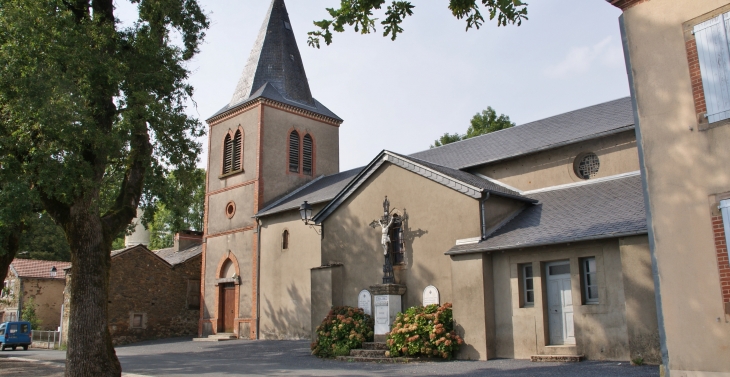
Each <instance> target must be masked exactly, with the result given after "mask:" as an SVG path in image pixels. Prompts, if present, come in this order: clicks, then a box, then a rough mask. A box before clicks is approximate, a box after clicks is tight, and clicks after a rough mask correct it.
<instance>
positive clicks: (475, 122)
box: [464, 106, 515, 139]
mask: <svg viewBox="0 0 730 377" xmlns="http://www.w3.org/2000/svg"><path fill="white" fill-rule="evenodd" d="M514 126H515V124H514V123H512V122H511V121H510V120H509V117H508V116H506V115H504V114H500V115H499V116H497V112H496V111H494V109H493V108H492V107H491V106H487V109H486V110H482V112H481V113H476V115H474V116H473V117H472V118H471V125H470V126H469V128H468V129H467V130H466V136H465V137H464V138H465V139H468V138H470V137H474V136H479V135H484V134H488V133H490V132H494V131H499V130H503V129H505V128H510V127H514Z"/></svg>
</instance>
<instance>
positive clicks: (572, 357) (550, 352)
mask: <svg viewBox="0 0 730 377" xmlns="http://www.w3.org/2000/svg"><path fill="white" fill-rule="evenodd" d="M542 351H543V352H542V354H541V355H532V356H530V360H532V361H533V362H557V363H577V362H579V361H581V360H582V359H583V355H579V354H578V350H577V348H576V346H575V345H565V346H547V347H544V348H543V349H542Z"/></svg>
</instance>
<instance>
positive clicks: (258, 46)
mask: <svg viewBox="0 0 730 377" xmlns="http://www.w3.org/2000/svg"><path fill="white" fill-rule="evenodd" d="M257 98H268V99H272V100H275V101H278V102H281V103H284V104H288V105H292V106H296V107H299V108H302V109H305V110H309V111H312V112H314V113H317V114H320V115H324V116H327V117H330V118H333V119H335V120H337V121H342V119H340V117H338V116H337V115H335V114H334V113H333V112H332V111H330V110H329V109H328V108H326V107H325V106H324V105H322V104H321V103H320V102H318V101H317V100H315V99H314V98H313V97H312V93H311V90H310V88H309V81H308V80H307V74H306V72H305V70H304V63H303V62H302V57H301V55H300V53H299V47H298V46H297V41H296V39H295V37H294V31H293V29H292V26H291V20H289V14H288V12H287V10H286V4H284V0H273V1H272V2H271V5H270V6H269V10H268V12H267V14H266V17H265V18H264V23H263V24H262V25H261V29H260V31H259V34H258V37H257V38H256V42H255V43H254V46H253V48H252V49H251V54H250V55H249V58H248V62H247V63H246V66H245V68H244V69H243V72H242V73H241V78H240V79H239V81H238V85H237V86H236V90H235V91H234V92H233V96H232V97H231V101H230V102H229V103H228V104H227V105H226V106H224V107H223V108H222V109H220V110H219V111H218V112H216V113H215V114H214V115H213V116H211V118H213V117H215V116H217V115H220V114H223V113H225V112H227V111H229V110H232V109H234V108H236V107H239V106H241V105H244V104H246V103H248V102H250V101H252V100H255V99H257Z"/></svg>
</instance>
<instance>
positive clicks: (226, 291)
mask: <svg viewBox="0 0 730 377" xmlns="http://www.w3.org/2000/svg"><path fill="white" fill-rule="evenodd" d="M219 287H220V296H218V297H220V298H219V301H218V302H219V308H218V313H219V318H218V332H219V333H220V332H226V333H232V332H233V319H234V317H235V313H236V310H235V305H236V287H235V285H234V284H233V283H227V284H221V285H220V286H219Z"/></svg>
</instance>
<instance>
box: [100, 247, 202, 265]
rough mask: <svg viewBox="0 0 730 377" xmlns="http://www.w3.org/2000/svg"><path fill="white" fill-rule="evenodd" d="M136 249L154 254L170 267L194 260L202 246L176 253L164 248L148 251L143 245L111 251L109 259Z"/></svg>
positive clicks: (170, 248) (171, 249)
mask: <svg viewBox="0 0 730 377" xmlns="http://www.w3.org/2000/svg"><path fill="white" fill-rule="evenodd" d="M136 247H141V248H144V250H146V251H148V252H150V253H152V254H154V255H155V256H157V257H159V258H160V259H162V260H164V261H165V262H167V264H169V265H170V266H171V267H173V266H176V265H178V264H181V263H185V262H187V261H189V260H190V259H192V258H195V257H196V256H198V255H200V254H201V253H202V252H203V246H202V245H196V246H192V247H189V248H187V249H185V250H181V251H177V252H176V251H175V249H174V248H172V247H169V248H165V249H159V250H150V249H148V248H147V246H145V245H134V246H130V247H128V248H125V249H119V250H113V251H112V252H111V257H112V258H113V257H115V256H117V255H119V254H122V253H124V252H125V251H128V250H132V249H134V248H136Z"/></svg>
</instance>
